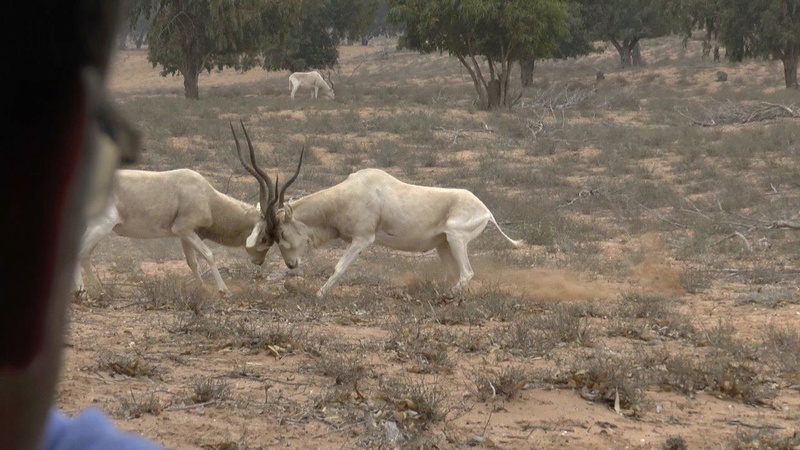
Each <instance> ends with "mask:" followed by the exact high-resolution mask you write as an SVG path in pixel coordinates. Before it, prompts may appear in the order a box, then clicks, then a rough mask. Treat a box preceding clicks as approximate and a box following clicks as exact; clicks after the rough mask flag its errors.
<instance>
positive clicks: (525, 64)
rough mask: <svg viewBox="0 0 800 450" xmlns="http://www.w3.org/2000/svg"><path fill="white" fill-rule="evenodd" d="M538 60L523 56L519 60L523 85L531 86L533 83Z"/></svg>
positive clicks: (524, 86)
mask: <svg viewBox="0 0 800 450" xmlns="http://www.w3.org/2000/svg"><path fill="white" fill-rule="evenodd" d="M535 63H536V60H535V59H533V58H523V59H521V60H520V61H519V76H520V80H521V81H522V87H523V88H526V87H530V86H531V85H532V84H533V69H534V65H535Z"/></svg>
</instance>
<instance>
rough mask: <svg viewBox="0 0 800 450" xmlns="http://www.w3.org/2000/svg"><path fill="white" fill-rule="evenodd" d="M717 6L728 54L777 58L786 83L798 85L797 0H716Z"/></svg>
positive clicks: (799, 32)
mask: <svg viewBox="0 0 800 450" xmlns="http://www.w3.org/2000/svg"><path fill="white" fill-rule="evenodd" d="M718 8H719V11H720V40H721V41H722V43H723V44H724V45H725V47H726V48H727V55H728V58H729V59H731V60H732V61H741V60H742V59H743V58H750V57H752V58H765V59H770V58H775V59H780V60H781V61H783V66H784V78H785V81H786V87H797V64H798V58H800V0H731V1H726V2H719V3H718Z"/></svg>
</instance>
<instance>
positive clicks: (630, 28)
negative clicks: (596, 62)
mask: <svg viewBox="0 0 800 450" xmlns="http://www.w3.org/2000/svg"><path fill="white" fill-rule="evenodd" d="M581 3H582V4H583V5H584V7H585V8H586V17H587V18H589V20H587V23H586V25H587V26H588V29H589V31H590V33H591V35H592V36H593V37H594V38H596V39H603V40H609V41H610V42H611V44H612V45H613V46H614V48H615V49H617V52H618V53H619V59H620V64H621V65H622V67H628V66H631V65H640V64H641V63H642V59H641V52H640V50H639V48H640V47H639V41H640V40H641V39H643V38H653V37H659V36H664V35H666V34H669V33H670V32H671V31H672V30H673V28H674V27H675V22H674V21H673V20H672V15H671V14H668V13H667V12H668V8H667V7H666V6H667V5H669V4H670V3H671V0H607V1H602V2H601V1H596V0H581Z"/></svg>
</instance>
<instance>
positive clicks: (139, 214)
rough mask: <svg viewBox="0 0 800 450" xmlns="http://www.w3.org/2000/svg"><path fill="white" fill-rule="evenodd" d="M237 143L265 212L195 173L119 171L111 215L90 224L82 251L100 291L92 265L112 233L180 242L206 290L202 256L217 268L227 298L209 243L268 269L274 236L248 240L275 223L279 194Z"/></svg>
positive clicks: (108, 212) (78, 279)
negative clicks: (240, 251) (238, 251)
mask: <svg viewBox="0 0 800 450" xmlns="http://www.w3.org/2000/svg"><path fill="white" fill-rule="evenodd" d="M242 128H243V129H244V125H243V124H242ZM231 131H232V132H233V124H231ZM245 137H246V138H247V144H248V146H249V148H250V160H251V161H253V160H254V159H255V155H254V150H253V146H252V143H251V142H250V137H249V136H248V135H247V131H246V130H245ZM233 138H234V140H235V141H236V153H237V156H238V157H239V161H240V162H241V163H242V165H243V166H244V167H245V169H246V170H247V171H248V172H249V173H251V174H252V175H253V176H255V177H256V179H257V180H258V182H259V199H260V202H259V205H260V207H259V206H254V205H250V204H247V203H245V202H242V201H239V200H237V199H235V198H233V197H230V196H228V195H225V194H223V193H221V192H219V191H217V190H216V189H214V187H213V186H212V185H211V184H210V183H209V182H208V181H207V180H206V179H205V178H204V177H203V176H202V175H200V174H199V173H197V172H195V171H193V170H190V169H177V170H170V171H166V172H150V171H144V170H118V171H117V174H116V185H115V187H114V191H113V197H112V200H111V202H110V203H109V205H108V207H107V208H106V210H105V213H104V214H103V215H102V216H100V217H98V218H97V219H95V220H93V221H92V222H91V223H90V224H89V226H88V227H87V230H86V232H85V233H84V237H83V242H82V245H81V251H80V255H79V258H80V262H81V266H82V267H83V269H84V270H85V271H86V274H87V276H89V278H90V280H91V282H92V283H94V284H95V285H96V286H98V287H99V286H100V280H99V279H98V278H97V275H96V274H95V272H94V270H93V269H92V265H91V261H90V258H91V255H92V251H94V249H95V248H96V247H97V245H98V244H99V243H100V241H101V240H103V238H105V237H106V236H108V235H109V234H111V233H112V232H113V233H116V234H117V235H119V236H125V237H130V238H134V239H151V238H163V237H177V238H179V239H180V240H181V245H182V246H183V252H184V254H185V256H186V262H187V263H188V265H189V268H191V269H192V272H193V273H194V276H195V278H196V279H197V281H198V282H199V283H200V284H201V285H202V284H203V280H202V278H201V277H200V273H199V272H198V268H197V254H199V255H200V256H201V257H202V258H203V259H204V260H205V261H206V262H207V263H208V265H209V266H210V267H211V272H212V273H213V275H214V280H215V281H216V283H217V287H218V288H219V292H220V293H222V294H224V295H226V296H230V290H228V287H227V285H226V284H225V282H224V281H223V280H222V276H221V275H220V273H219V270H218V269H217V266H216V263H215V262H214V255H213V253H212V252H211V250H210V249H209V248H208V246H207V245H206V244H205V243H204V242H203V240H204V239H208V240H210V241H213V242H216V243H218V244H221V245H225V246H228V247H238V246H245V249H246V251H247V253H248V255H249V256H250V260H251V261H252V263H253V264H256V265H261V264H263V263H264V258H265V257H266V254H267V251H268V250H269V248H270V247H271V246H272V243H273V241H272V236H270V235H264V236H262V237H261V239H260V240H259V241H258V242H248V241H247V238H248V236H249V235H250V234H251V232H252V230H253V228H254V227H256V226H258V224H259V223H269V216H267V215H266V211H267V210H268V208H274V206H270V205H274V203H275V201H276V195H275V191H274V189H275V188H274V187H273V186H272V184H271V181H270V178H269V176H268V175H267V174H265V173H263V172H262V173H258V172H256V171H255V169H254V168H253V167H252V166H250V165H249V164H247V163H246V162H245V160H244V158H243V157H242V151H241V148H240V147H239V140H238V139H237V138H236V133H235V132H234V134H233ZM258 170H260V169H258ZM245 244H247V245H245ZM75 286H76V288H77V290H79V291H80V290H83V289H84V285H83V279H82V277H81V272H80V268H78V269H77V273H76V275H75Z"/></svg>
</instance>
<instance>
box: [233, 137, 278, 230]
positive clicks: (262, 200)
mask: <svg viewBox="0 0 800 450" xmlns="http://www.w3.org/2000/svg"><path fill="white" fill-rule="evenodd" d="M229 123H230V125H231V133H233V140H234V142H236V156H238V157H239V162H240V163H242V166H244V168H245V170H247V172H248V173H250V175H252V176H253V178H255V179H256V181H258V200H259V205H260V206H261V215H262V216H264V217H266V215H264V212H265V211H266V205H267V203H269V201H270V199H269V198H268V197H267V192H268V188H267V182H266V181H265V180H264V179H263V178H261V177H260V176H259V175H258V172H256V171H255V170H254V169H253V166H251V165H250V164H248V163H247V161H245V160H244V157H243V156H242V147H241V146H240V145H239V138H238V137H236V131H234V130H233V122H229Z"/></svg>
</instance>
